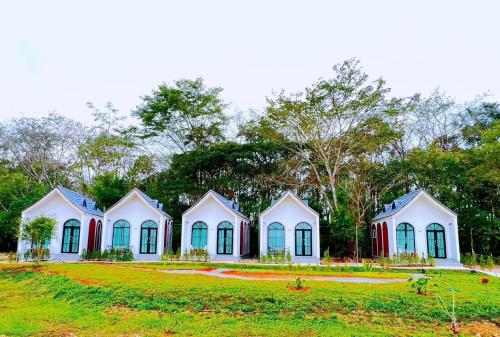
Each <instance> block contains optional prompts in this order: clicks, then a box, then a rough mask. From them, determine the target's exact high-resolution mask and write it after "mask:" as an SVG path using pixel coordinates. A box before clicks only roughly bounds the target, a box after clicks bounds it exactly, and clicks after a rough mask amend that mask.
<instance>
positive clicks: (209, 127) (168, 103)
mask: <svg viewBox="0 0 500 337" xmlns="http://www.w3.org/2000/svg"><path fill="white" fill-rule="evenodd" d="M221 92H222V88H218V87H215V88H207V87H206V86H205V84H204V83H203V79H201V78H197V79H196V80H194V81H193V80H187V79H181V80H178V81H175V82H174V85H173V86H169V85H167V84H165V83H163V84H162V85H160V86H159V87H158V89H156V90H153V93H152V94H151V95H150V96H149V95H146V96H144V97H142V103H141V104H140V105H139V106H138V107H137V109H136V110H135V111H134V112H133V115H134V116H136V117H138V118H139V119H140V120H141V122H142V129H141V130H137V131H138V132H139V134H140V135H141V136H142V137H143V138H151V137H154V138H155V139H156V140H157V141H160V142H161V143H162V145H163V146H164V147H166V148H168V149H169V150H170V149H171V148H172V147H174V148H176V149H177V150H178V151H181V152H186V151H188V150H192V149H199V148H202V147H206V146H207V145H209V144H211V143H214V142H218V141H221V140H224V132H223V131H224V126H225V124H226V122H227V117H226V116H225V114H224V109H225V107H226V105H225V104H224V101H223V100H222V98H221V97H220V93H221Z"/></svg>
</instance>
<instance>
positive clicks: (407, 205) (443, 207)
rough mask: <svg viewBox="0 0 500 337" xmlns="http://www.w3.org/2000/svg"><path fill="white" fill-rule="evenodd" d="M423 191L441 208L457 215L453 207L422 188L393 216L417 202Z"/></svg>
mask: <svg viewBox="0 0 500 337" xmlns="http://www.w3.org/2000/svg"><path fill="white" fill-rule="evenodd" d="M422 193H423V194H425V195H426V196H427V198H428V199H430V200H431V201H432V203H433V204H434V205H435V206H439V207H440V208H442V209H444V210H445V211H446V212H447V213H449V214H452V215H454V216H456V215H457V214H456V213H455V212H453V211H452V210H451V209H449V208H448V207H446V206H445V205H443V204H442V203H440V202H439V201H437V200H436V199H435V198H434V197H433V196H432V195H430V194H429V193H427V192H426V191H424V190H422V191H420V192H419V193H418V194H417V195H416V196H415V197H414V198H413V199H412V200H411V201H410V202H409V203H407V204H406V205H404V206H403V207H402V208H401V209H400V210H398V211H397V212H396V213H394V214H393V215H392V216H394V215H396V214H397V213H400V212H401V211H403V210H404V209H406V208H407V207H409V206H410V205H412V204H414V203H415V202H416V200H417V199H418V198H420V197H421V196H422ZM378 220H380V219H378Z"/></svg>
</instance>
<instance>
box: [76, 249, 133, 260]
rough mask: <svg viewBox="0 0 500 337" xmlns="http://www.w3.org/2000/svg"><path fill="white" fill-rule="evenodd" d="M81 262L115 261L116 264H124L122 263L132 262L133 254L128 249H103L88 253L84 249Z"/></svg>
mask: <svg viewBox="0 0 500 337" xmlns="http://www.w3.org/2000/svg"><path fill="white" fill-rule="evenodd" d="M81 258H82V260H88V261H89V260H90V261H109V262H113V261H117V262H124V261H133V260H134V254H133V253H132V251H131V250H130V249H115V248H111V249H105V250H104V251H102V252H101V251H93V252H89V251H87V250H86V249H84V250H83V252H82V256H81Z"/></svg>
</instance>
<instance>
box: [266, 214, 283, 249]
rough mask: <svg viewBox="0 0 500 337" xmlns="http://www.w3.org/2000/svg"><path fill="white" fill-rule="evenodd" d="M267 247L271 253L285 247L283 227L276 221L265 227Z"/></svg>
mask: <svg viewBox="0 0 500 337" xmlns="http://www.w3.org/2000/svg"><path fill="white" fill-rule="evenodd" d="M267 247H268V248H267V249H268V251H269V252H270V253H271V254H274V252H275V251H278V252H281V251H283V250H284V249H285V227H283V225H282V224H280V223H278V222H273V223H272V224H270V225H269V227H267Z"/></svg>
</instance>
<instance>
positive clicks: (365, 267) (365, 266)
mask: <svg viewBox="0 0 500 337" xmlns="http://www.w3.org/2000/svg"><path fill="white" fill-rule="evenodd" d="M361 264H362V265H363V270H364V271H368V272H370V271H372V270H373V265H372V264H371V263H370V262H368V261H367V260H366V259H361Z"/></svg>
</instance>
